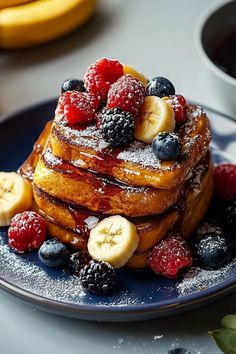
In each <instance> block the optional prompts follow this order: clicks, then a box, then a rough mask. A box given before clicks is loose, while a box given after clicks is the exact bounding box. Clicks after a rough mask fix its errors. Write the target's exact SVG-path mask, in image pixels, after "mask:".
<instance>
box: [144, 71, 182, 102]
mask: <svg viewBox="0 0 236 354" xmlns="http://www.w3.org/2000/svg"><path fill="white" fill-rule="evenodd" d="M145 95H146V96H158V97H164V96H170V95H175V88H174V86H173V84H172V82H170V80H168V79H166V78H165V77H161V76H159V77H154V79H152V80H151V81H149V83H148V84H147V87H146V91H145Z"/></svg>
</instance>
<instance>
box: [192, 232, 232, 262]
mask: <svg viewBox="0 0 236 354" xmlns="http://www.w3.org/2000/svg"><path fill="white" fill-rule="evenodd" d="M195 257H196V262H197V264H198V265H199V266H201V267H203V268H205V269H218V268H220V267H221V266H223V265H224V264H226V263H227V262H228V261H229V260H230V258H231V251H230V246H229V242H228V240H227V238H226V237H224V236H223V235H220V234H215V233H209V234H204V235H202V236H200V237H199V238H198V239H197V241H196V245H195Z"/></svg>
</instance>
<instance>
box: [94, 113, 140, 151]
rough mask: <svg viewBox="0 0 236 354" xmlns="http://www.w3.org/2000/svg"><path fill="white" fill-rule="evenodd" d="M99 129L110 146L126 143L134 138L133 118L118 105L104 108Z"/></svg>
mask: <svg viewBox="0 0 236 354" xmlns="http://www.w3.org/2000/svg"><path fill="white" fill-rule="evenodd" d="M100 129H101V133H102V136H103V138H104V140H105V141H107V142H108V143H109V144H110V145H111V146H122V145H126V144H129V143H130V142H131V141H132V140H133V138H134V118H133V117H132V115H131V114H130V113H128V112H125V111H122V110H121V109H120V108H118V107H117V108H111V109H105V110H104V111H103V114H102V120H101V124H100Z"/></svg>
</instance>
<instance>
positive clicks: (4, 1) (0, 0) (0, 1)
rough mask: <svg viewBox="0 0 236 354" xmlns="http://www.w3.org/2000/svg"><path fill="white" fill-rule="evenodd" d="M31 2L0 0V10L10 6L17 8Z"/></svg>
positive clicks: (28, 0)
mask: <svg viewBox="0 0 236 354" xmlns="http://www.w3.org/2000/svg"><path fill="white" fill-rule="evenodd" d="M32 1H34V0H0V9H3V8H4V7H10V6H19V5H23V4H26V3H27V2H32Z"/></svg>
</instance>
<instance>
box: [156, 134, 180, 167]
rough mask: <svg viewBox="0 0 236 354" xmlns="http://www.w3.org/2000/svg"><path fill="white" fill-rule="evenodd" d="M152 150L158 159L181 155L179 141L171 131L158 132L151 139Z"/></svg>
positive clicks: (176, 157)
mask: <svg viewBox="0 0 236 354" xmlns="http://www.w3.org/2000/svg"><path fill="white" fill-rule="evenodd" d="M152 150H153V152H154V154H155V155H156V157H157V158H158V159H160V160H166V161H169V160H177V159H179V158H180V157H181V155H182V145H181V141H180V139H179V138H178V136H177V135H175V134H172V133H159V134H158V135H157V136H156V137H155V138H154V139H153V142H152Z"/></svg>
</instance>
